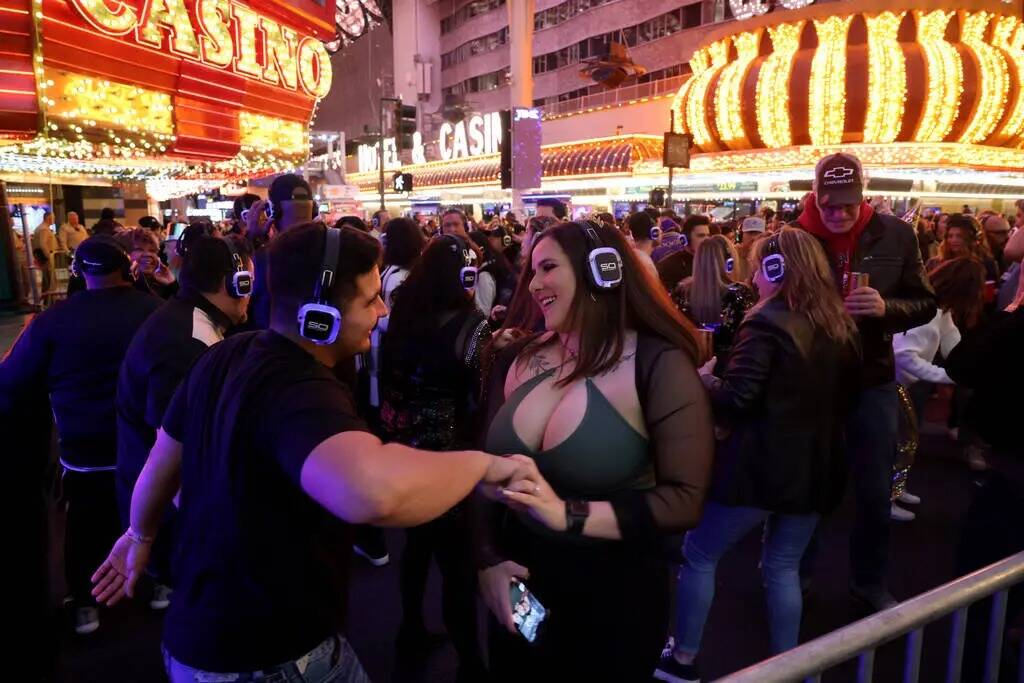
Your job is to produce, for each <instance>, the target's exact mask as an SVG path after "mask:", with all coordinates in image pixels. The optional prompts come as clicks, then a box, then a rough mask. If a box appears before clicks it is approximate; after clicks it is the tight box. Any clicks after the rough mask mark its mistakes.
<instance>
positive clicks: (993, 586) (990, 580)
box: [719, 552, 1024, 683]
mask: <svg viewBox="0 0 1024 683" xmlns="http://www.w3.org/2000/svg"><path fill="white" fill-rule="evenodd" d="M1022 582H1024V552H1022V553H1017V554H1016V555H1011V556H1010V557H1008V558H1006V559H1005V560H1001V561H999V562H996V563H995V564H992V565H989V566H988V567H985V568H983V569H979V570H978V571H976V572H974V573H972V574H968V575H966V576H963V577H960V578H959V579H956V580H955V581H951V582H949V583H947V584H945V585H943V586H939V587H938V588H936V589H934V590H931V591H928V592H927V593H923V594H921V595H919V596H917V597H916V598H912V599H910V600H907V601H906V602H902V603H900V604H898V605H896V606H895V607H892V608H890V609H887V610H885V611H882V612H879V613H877V614H873V615H872V616H870V617H867V618H865V619H861V620H860V621H858V622H855V623H853V624H850V625H849V626H846V627H844V628H841V629H838V630H836V631H833V632H831V633H829V634H826V635H824V636H821V637H820V638H817V639H815V640H812V641H810V642H808V643H804V644H803V645H801V646H799V647H796V648H794V649H792V650H789V651H787V652H783V653H782V654H780V655H777V656H775V657H772V658H771V659H767V660H765V661H763V662H760V663H758V664H755V665H753V666H751V667H748V668H746V669H743V670H742V671H739V672H737V673H734V674H732V675H729V676H726V677H725V678H721V679H719V683H790V682H791V681H799V680H804V681H807V683H812V682H813V683H820V681H821V676H822V674H823V673H824V672H825V671H826V670H827V669H829V668H831V667H833V666H836V665H838V664H841V663H843V662H845V661H847V660H850V659H853V658H854V657H856V658H857V659H858V663H857V682H858V683H870V682H871V680H872V676H873V675H874V663H875V650H876V649H877V648H878V647H879V646H881V645H883V644H885V643H887V642H889V641H892V640H895V639H896V638H899V637H900V636H903V635H906V636H907V645H906V655H905V658H904V665H903V681H904V683H916V681H917V680H918V678H919V675H920V670H921V642H922V638H923V636H924V627H925V626H926V625H927V624H930V623H931V622H933V621H937V620H938V619H941V618H942V617H945V616H946V615H948V614H952V615H953V619H952V627H951V630H950V639H949V654H948V657H947V662H946V676H945V679H944V680H945V683H958V682H959V681H960V674H961V668H962V664H963V656H964V636H965V634H966V632H967V608H968V607H970V606H971V605H972V604H974V603H975V602H978V601H979V600H982V599H984V598H986V597H988V596H993V597H992V612H991V615H990V618H989V625H988V643H987V646H986V651H985V674H984V681H985V683H996V681H997V680H998V679H999V662H1000V659H1001V657H1002V647H1003V630H1004V626H1005V622H1006V601H1007V593H1008V591H1009V589H1010V588H1011V587H1012V586H1014V585H1015V584H1018V583H1022ZM1019 657H1020V673H1019V680H1020V681H1021V682H1022V683H1024V643H1022V644H1021V651H1020V654H1019Z"/></svg>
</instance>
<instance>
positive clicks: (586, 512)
mask: <svg viewBox="0 0 1024 683" xmlns="http://www.w3.org/2000/svg"><path fill="white" fill-rule="evenodd" d="M589 516H590V501H587V500H567V501H565V531H566V533H569V534H572V535H574V536H582V535H583V525H584V524H586V522H587V517H589Z"/></svg>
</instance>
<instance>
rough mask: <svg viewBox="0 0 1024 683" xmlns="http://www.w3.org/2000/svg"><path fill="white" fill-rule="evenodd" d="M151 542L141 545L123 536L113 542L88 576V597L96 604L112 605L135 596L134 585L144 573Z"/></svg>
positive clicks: (141, 543) (126, 535)
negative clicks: (92, 572) (89, 576)
mask: <svg viewBox="0 0 1024 683" xmlns="http://www.w3.org/2000/svg"><path fill="white" fill-rule="evenodd" d="M152 547H153V545H152V542H141V541H138V540H136V539H133V538H131V537H130V536H129V535H128V534H127V533H125V534H124V535H122V536H121V537H120V538H119V539H117V541H116V542H115V543H114V547H113V548H111V550H110V555H108V556H107V559H106V560H104V561H103V564H101V565H100V568H99V569H97V570H96V573H95V574H93V575H92V582H93V588H92V595H93V597H94V598H96V602H99V603H103V604H106V605H108V606H109V605H114V604H116V603H118V602H120V600H121V598H123V597H124V596H126V595H127V596H128V597H129V598H131V597H133V596H134V595H135V584H136V583H137V582H138V580H139V577H141V576H142V574H143V573H144V572H145V571H146V565H147V564H149V552H150V550H151V549H152Z"/></svg>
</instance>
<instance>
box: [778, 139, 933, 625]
mask: <svg viewBox="0 0 1024 683" xmlns="http://www.w3.org/2000/svg"><path fill="white" fill-rule="evenodd" d="M797 225H798V227H801V228H803V229H805V230H807V231H808V232H810V233H811V234H812V235H814V236H815V237H817V238H818V240H819V241H820V242H821V245H822V246H823V247H824V248H825V253H826V255H827V256H828V260H829V263H830V265H831V266H832V271H833V276H834V277H835V282H836V287H837V289H839V290H840V294H841V295H842V296H843V298H844V303H845V305H846V311H847V312H848V313H849V314H850V315H851V316H852V317H853V319H854V320H855V321H856V322H857V327H858V329H859V331H860V338H861V347H862V357H863V365H862V370H861V382H860V386H859V387H851V388H850V390H851V391H859V392H860V401H859V404H858V407H857V408H856V409H855V411H854V413H853V414H852V415H851V418H850V422H849V423H848V428H847V445H848V456H849V461H850V467H851V475H852V476H851V481H852V484H853V489H854V494H855V499H856V501H857V510H856V517H855V520H854V527H853V532H852V534H851V537H850V565H851V574H852V576H851V581H850V593H851V595H852V596H853V597H854V598H855V599H857V600H859V601H860V602H862V603H864V604H865V605H866V606H867V607H869V608H871V609H872V610H876V611H877V610H881V609H885V608H887V607H890V606H892V605H893V604H895V600H894V598H893V597H892V595H891V594H890V593H889V591H888V590H887V588H886V572H887V569H888V562H889V522H890V519H889V514H890V491H891V482H892V472H893V465H894V464H895V457H896V438H897V419H898V414H899V413H898V411H899V397H898V395H897V393H896V381H895V365H894V361H893V351H892V336H893V335H894V334H896V333H898V332H904V331H906V330H908V329H910V328H912V327H917V326H919V325H924V324H926V323H927V322H928V321H929V320H931V319H932V317H933V316H934V315H935V293H934V292H933V291H932V288H931V285H930V284H929V282H928V278H927V276H926V275H925V272H924V266H923V265H922V263H921V252H920V249H919V248H918V244H917V236H916V235H915V234H914V229H913V228H912V227H910V225H908V224H906V223H904V222H903V221H901V220H900V219H898V218H896V217H895V216H890V215H884V214H880V213H878V212H875V211H873V210H872V209H871V206H870V205H869V204H868V203H867V202H865V201H864V171H863V168H862V167H861V163H860V160H859V159H857V157H855V156H853V155H852V154H832V155H829V156H827V157H825V158H823V159H821V160H820V161H819V162H818V165H817V167H816V168H815V170H814V185H813V192H812V193H811V194H809V195H808V196H807V197H806V198H805V199H804V205H803V213H801V214H800V218H799V219H798V221H797Z"/></svg>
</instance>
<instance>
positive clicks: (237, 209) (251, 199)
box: [231, 192, 260, 223]
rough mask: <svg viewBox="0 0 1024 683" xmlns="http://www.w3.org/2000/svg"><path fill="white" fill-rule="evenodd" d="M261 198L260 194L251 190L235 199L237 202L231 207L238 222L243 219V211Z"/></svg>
mask: <svg viewBox="0 0 1024 683" xmlns="http://www.w3.org/2000/svg"><path fill="white" fill-rule="evenodd" d="M259 200H260V198H259V195H255V194H253V193H251V192H246V193H245V194H243V195H239V196H238V197H237V198H236V199H235V203H234V204H233V205H232V207H231V213H232V216H233V217H234V219H235V222H236V223H240V222H241V221H242V213H243V212H245V211H248V210H249V209H251V208H252V205H253V204H255V203H256V202H258V201H259Z"/></svg>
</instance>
